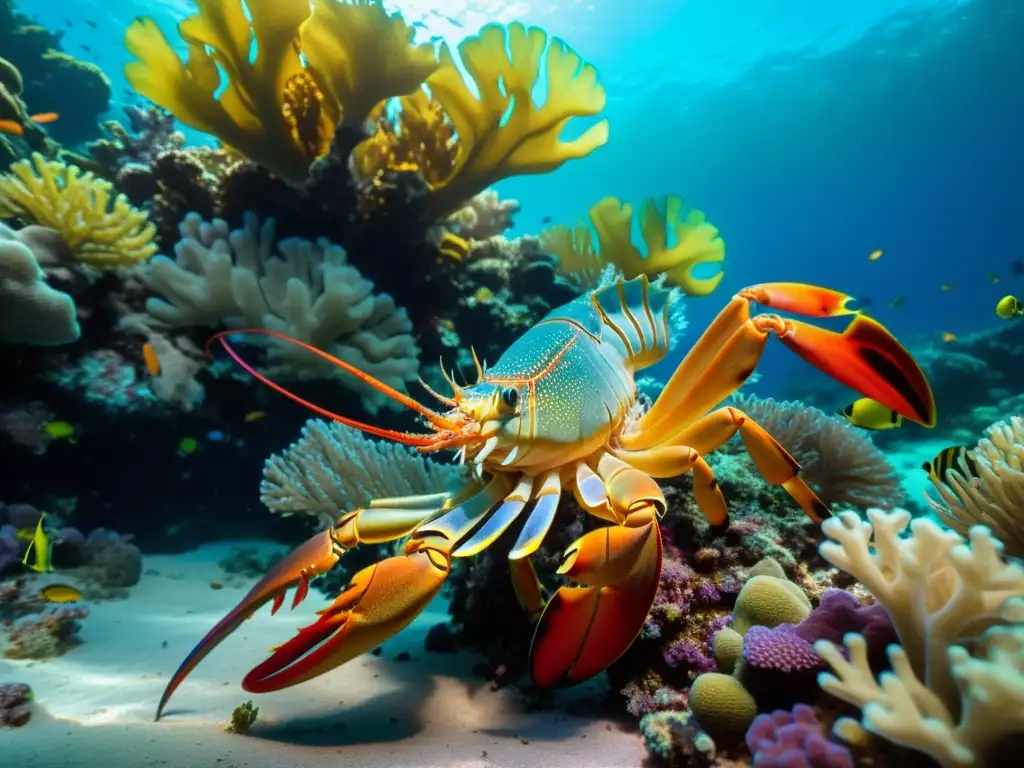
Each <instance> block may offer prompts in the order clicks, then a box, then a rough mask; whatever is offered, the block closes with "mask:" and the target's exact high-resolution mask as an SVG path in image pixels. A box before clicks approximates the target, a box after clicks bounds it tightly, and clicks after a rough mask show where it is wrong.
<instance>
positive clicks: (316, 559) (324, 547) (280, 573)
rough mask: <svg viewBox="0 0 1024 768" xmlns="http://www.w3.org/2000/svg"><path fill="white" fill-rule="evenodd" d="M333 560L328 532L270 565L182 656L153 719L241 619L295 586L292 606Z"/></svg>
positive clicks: (276, 602)
mask: <svg viewBox="0 0 1024 768" xmlns="http://www.w3.org/2000/svg"><path fill="white" fill-rule="evenodd" d="M337 562H338V552H337V550H336V548H335V544H334V540H333V539H332V538H331V534H330V531H324V532H323V533H318V534H317V535H316V536H313V537H312V538H311V539H309V540H308V541H306V543H305V544H302V545H300V546H299V547H296V548H295V549H294V550H293V551H292V553H291V554H290V555H288V556H287V557H285V558H284V560H282V561H281V562H280V563H278V564H277V565H276V566H274V568H272V569H271V571H270V573H268V574H267V575H266V576H264V577H263V578H262V579H260V581H259V582H258V583H257V584H256V586H254V587H253V588H252V589H251V590H249V594H247V595H246V596H245V597H244V598H242V601H241V602H240V603H239V604H238V605H236V606H235V607H234V608H233V609H232V610H231V612H230V613H229V614H228V615H227V616H225V617H224V618H223V619H221V620H220V621H219V622H218V623H217V625H216V626H215V627H214V628H213V629H211V630H210V631H209V632H207V633H206V637H204V638H203V639H202V640H200V641H199V644H198V645H196V647H195V648H193V649H192V652H191V653H190V654H189V655H188V656H186V657H185V660H184V661H183V662H182V663H181V666H180V667H178V670H177V671H176V672H175V673H174V677H172V678H171V680H170V682H169V683H167V687H166V688H165V689H164V694H163V696H161V697H160V704H159V705H158V706H157V708H156V718H155V719H157V720H159V719H160V715H161V714H162V713H163V710H164V707H165V706H167V702H168V701H169V700H170V698H171V696H172V695H173V694H174V691H175V690H176V689H177V687H178V686H179V685H181V684H182V682H184V680H185V678H186V677H188V675H189V673H190V672H191V671H192V670H193V669H195V668H196V665H198V664H199V662H201V661H202V660H203V659H205V658H206V656H207V655H208V654H209V653H210V652H211V651H212V650H213V649H214V648H216V647H217V646H218V645H220V643H221V642H222V641H223V640H224V639H225V638H226V637H227V636H228V635H230V634H231V633H232V632H234V631H235V630H236V629H237V628H238V626H239V625H240V624H241V623H242V622H243V621H245V620H246V619H248V618H249V617H250V616H252V614H253V613H255V612H256V611H257V610H258V609H259V608H260V607H262V606H263V605H264V604H265V603H267V602H269V601H270V600H273V601H274V611H275V612H276V611H277V609H278V608H280V607H281V603H282V602H283V601H284V593H285V591H287V590H288V589H289V588H291V587H296V586H297V587H298V589H297V590H296V593H295V599H294V600H293V601H292V608H294V607H295V606H296V605H298V604H299V603H301V602H302V600H303V599H304V598H305V596H306V594H307V592H308V589H309V580H310V579H311V578H313V577H314V576H319V575H320V574H321V573H326V572H327V571H329V570H330V569H331V568H333V567H334V565H335V563H337Z"/></svg>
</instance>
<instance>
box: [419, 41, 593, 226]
mask: <svg viewBox="0 0 1024 768" xmlns="http://www.w3.org/2000/svg"><path fill="white" fill-rule="evenodd" d="M549 43H550V44H549ZM458 52H459V57H460V58H461V60H462V64H463V66H464V67H465V69H466V71H467V72H468V73H469V75H470V77H471V78H472V80H473V82H474V83H475V85H476V89H477V91H478V92H479V97H477V96H476V95H474V93H473V91H472V90H471V89H470V86H469V84H468V83H467V82H466V81H465V79H464V78H463V76H462V73H461V72H460V71H459V68H458V67H457V66H456V64H455V60H454V58H453V57H452V53H451V51H450V50H449V49H448V47H447V45H442V47H441V52H440V60H441V65H440V67H439V68H438V70H437V71H436V72H434V74H432V75H431V76H430V77H429V78H428V79H427V86H428V87H429V88H430V92H431V93H432V94H433V95H434V97H435V98H436V99H437V100H438V101H439V102H441V104H442V106H443V107H444V109H445V112H446V113H447V114H448V117H449V118H450V119H451V121H452V124H453V125H454V126H455V132H456V134H457V136H458V144H457V151H456V156H455V163H454V168H453V169H452V173H451V174H450V175H449V176H447V177H446V178H444V179H443V180H441V181H440V182H438V183H437V184H434V185H432V187H433V189H434V195H433V202H434V209H435V210H436V212H437V213H438V214H439V215H447V214H451V213H453V212H455V211H456V210H458V209H459V208H460V207H461V206H463V205H465V204H466V201H468V200H469V199H470V198H472V197H473V196H474V195H476V194H477V193H478V192H481V191H483V190H484V189H486V188H487V187H489V186H491V185H492V184H494V183H495V182H497V181H498V180H500V179H503V178H508V177H509V176H516V175H521V174H536V173H548V172H550V171H553V170H555V169H557V168H559V167H561V165H562V164H563V163H565V162H566V161H568V160H571V159H574V158H581V157H585V156H586V155H589V154H590V153H591V152H593V151H594V150H595V149H597V148H598V147H601V146H603V145H604V144H605V143H606V142H607V141H608V123H607V121H601V122H599V123H597V124H596V125H593V126H591V127H589V128H587V129H586V130H585V131H584V132H583V133H582V134H581V135H580V136H578V137H577V138H575V139H572V140H569V141H563V140H562V139H561V138H560V134H561V133H562V130H563V129H564V128H565V126H566V124H567V123H569V122H570V121H571V119H572V118H573V117H587V116H592V115H597V114H598V113H599V112H601V110H603V109H604V106H605V91H604V87H603V86H602V85H601V83H600V82H599V80H598V75H597V70H596V69H595V68H594V67H593V66H592V65H591V64H588V63H586V62H584V61H583V59H582V58H581V57H580V56H579V54H577V53H576V52H575V51H574V50H573V49H572V48H570V47H569V46H568V45H567V44H566V43H565V42H563V41H562V40H560V39H558V38H553V39H550V40H549V38H548V35H547V33H546V32H545V31H544V30H542V29H540V28H539V27H526V26H524V25H522V24H520V23H518V22H514V23H512V24H509V25H508V26H503V25H501V24H488V25H487V26H485V27H484V28H483V29H481V30H480V33H479V34H478V35H475V36H473V37H469V38H467V39H466V40H463V41H462V42H461V43H459V46H458ZM542 73H543V75H544V76H545V80H544V81H543V85H544V86H545V91H546V94H547V96H546V98H545V100H544V103H543V104H539V105H538V104H537V102H536V100H535V98H534V95H533V94H534V90H535V88H537V86H538V82H539V81H540V80H541V76H542Z"/></svg>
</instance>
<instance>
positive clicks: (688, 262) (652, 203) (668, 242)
mask: <svg viewBox="0 0 1024 768" xmlns="http://www.w3.org/2000/svg"><path fill="white" fill-rule="evenodd" d="M684 212H685V214H686V215H685V216H684ZM636 218H637V221H638V223H639V228H640V233H641V235H642V236H643V240H644V244H645V245H646V251H647V254H646V256H645V255H644V254H642V253H641V252H640V249H639V248H637V247H636V246H635V245H634V244H633V224H634V216H633V206H632V205H631V204H629V203H623V202H621V201H620V200H618V199H617V198H614V197H605V198H603V199H601V200H599V201H598V202H596V203H595V204H594V205H593V206H592V207H591V209H590V222H591V224H593V227H594V231H595V232H596V233H597V245H596V247H595V243H594V238H593V234H594V233H593V232H592V231H591V229H590V227H588V226H587V224H586V223H585V222H583V221H579V222H577V223H576V225H575V226H574V227H572V228H570V227H566V226H561V225H556V226H553V227H549V228H547V229H545V230H544V231H543V232H541V248H543V249H544V250H546V251H549V252H551V253H553V254H555V255H556V256H558V268H559V270H560V271H561V272H562V273H563V274H566V275H573V276H575V277H576V278H577V279H578V280H579V281H580V282H581V283H583V284H584V285H587V286H590V285H596V284H597V283H598V282H599V281H600V275H601V272H602V270H604V268H605V267H606V266H607V265H609V264H611V265H614V267H615V269H616V270H617V271H618V272H621V273H622V274H623V275H624V276H625V277H626V279H631V278H634V277H636V276H637V275H641V274H645V275H648V276H649V277H652V278H653V277H656V276H658V275H660V274H662V273H664V274H665V276H666V278H667V280H668V282H670V283H672V284H673V285H677V286H679V287H680V288H681V289H682V290H683V292H684V293H687V294H689V295H690V296H707V295H708V294H709V293H711V292H712V291H713V290H715V288H717V287H718V284H719V283H720V282H721V281H722V277H723V276H724V273H723V272H721V271H719V272H718V273H717V274H715V275H712V276H711V277H705V278H697V277H694V275H693V270H694V268H696V267H697V266H698V265H700V264H717V263H720V262H722V261H724V260H725V243H724V241H723V240H722V238H721V237H720V236H719V234H718V228H717V227H715V226H714V225H713V224H711V223H710V222H709V221H708V220H707V219H706V217H705V216H704V212H703V211H698V210H696V209H690V210H689V211H688V212H687V211H686V206H685V203H684V202H683V199H682V198H681V197H678V196H676V195H668V196H667V197H666V198H665V200H664V202H663V203H660V204H659V201H657V200H654V199H648V200H644V202H643V203H641V204H640V211H639V213H638V215H637V217H636Z"/></svg>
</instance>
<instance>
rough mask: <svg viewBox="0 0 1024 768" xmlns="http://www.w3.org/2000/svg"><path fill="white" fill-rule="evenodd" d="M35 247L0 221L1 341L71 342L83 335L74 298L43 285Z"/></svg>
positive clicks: (41, 343)
mask: <svg viewBox="0 0 1024 768" xmlns="http://www.w3.org/2000/svg"><path fill="white" fill-rule="evenodd" d="M36 247H37V245H36V244H33V243H25V242H23V241H22V240H21V239H20V238H19V236H18V233H17V232H15V231H14V230H12V229H10V228H8V227H6V226H4V225H3V224H0V343H3V344H34V345H38V346H56V345H59V344H70V343H72V342H74V341H77V340H78V338H79V336H81V334H82V330H81V328H80V327H79V326H78V319H77V312H76V309H75V301H74V299H72V298H71V297H70V296H69V295H68V294H66V293H64V292H63V291H58V290H55V289H53V288H51V287H50V286H49V285H47V284H46V275H45V273H44V272H43V270H42V267H40V265H39V259H37V257H36V253H35V249H36Z"/></svg>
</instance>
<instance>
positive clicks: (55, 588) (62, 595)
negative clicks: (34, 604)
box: [39, 584, 82, 603]
mask: <svg viewBox="0 0 1024 768" xmlns="http://www.w3.org/2000/svg"><path fill="white" fill-rule="evenodd" d="M39 596H40V597H42V598H43V599H44V600H45V601H46V602H48V603H78V602H81V600H82V593H81V592H79V591H78V590H77V589H75V588H74V587H72V586H70V585H68V584H48V585H47V586H45V587H43V588H42V589H41V590H39Z"/></svg>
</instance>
